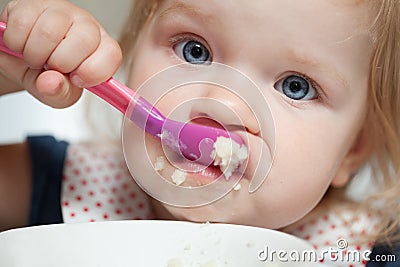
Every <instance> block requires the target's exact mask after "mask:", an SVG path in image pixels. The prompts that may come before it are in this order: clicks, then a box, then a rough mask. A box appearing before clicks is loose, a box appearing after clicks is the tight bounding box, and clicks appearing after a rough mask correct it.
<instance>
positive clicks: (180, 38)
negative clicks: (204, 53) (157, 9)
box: [168, 33, 213, 59]
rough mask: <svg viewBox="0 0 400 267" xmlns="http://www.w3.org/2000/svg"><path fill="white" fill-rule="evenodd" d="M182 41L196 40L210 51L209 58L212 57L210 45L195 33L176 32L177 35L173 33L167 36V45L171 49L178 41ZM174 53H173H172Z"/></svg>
mask: <svg viewBox="0 0 400 267" xmlns="http://www.w3.org/2000/svg"><path fill="white" fill-rule="evenodd" d="M183 41H196V42H199V43H201V44H203V45H204V46H205V47H206V48H207V49H208V51H209V52H210V57H211V59H212V58H213V52H212V50H211V48H210V46H209V45H208V43H207V42H206V41H205V40H204V39H203V38H201V37H199V36H197V35H194V34H191V33H183V34H178V35H175V36H173V37H171V38H169V39H168V45H169V46H170V47H171V48H172V49H173V48H174V47H175V46H176V45H177V44H178V43H180V42H183ZM174 55H175V53H174Z"/></svg>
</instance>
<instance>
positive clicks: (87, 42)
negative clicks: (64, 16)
mask: <svg viewBox="0 0 400 267" xmlns="http://www.w3.org/2000/svg"><path fill="white" fill-rule="evenodd" d="M99 44H100V30H99V25H98V24H96V23H95V22H94V21H93V19H91V18H89V17H82V18H81V19H80V20H77V21H74V23H73V24H72V26H71V28H70V29H69V31H68V33H67V34H66V36H65V39H64V40H62V42H61V43H60V44H59V45H58V46H57V48H56V49H55V50H54V52H53V53H52V55H51V56H50V58H49V60H48V61H47V64H48V66H49V67H50V68H51V69H53V70H57V71H59V72H62V73H69V72H71V71H73V70H75V69H76V68H77V67H78V66H79V65H80V64H81V63H82V62H83V61H84V60H85V59H86V58H88V57H89V56H90V55H91V54H92V53H93V52H94V51H95V50H96V49H97V48H98V46H99Z"/></svg>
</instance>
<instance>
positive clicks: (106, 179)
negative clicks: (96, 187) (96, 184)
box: [103, 175, 110, 183]
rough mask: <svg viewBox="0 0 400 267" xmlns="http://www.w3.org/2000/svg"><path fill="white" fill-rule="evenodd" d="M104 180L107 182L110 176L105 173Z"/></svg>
mask: <svg viewBox="0 0 400 267" xmlns="http://www.w3.org/2000/svg"><path fill="white" fill-rule="evenodd" d="M103 179H104V182H106V183H108V182H109V181H110V176H108V175H106V176H104V178H103Z"/></svg>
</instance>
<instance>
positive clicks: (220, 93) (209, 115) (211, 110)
mask: <svg viewBox="0 0 400 267" xmlns="http://www.w3.org/2000/svg"><path fill="white" fill-rule="evenodd" d="M201 91H202V98H201V99H198V101H196V102H195V103H194V105H193V106H192V108H191V111H190V119H192V121H194V122H197V123H201V124H207V125H209V126H214V127H218V126H219V125H222V126H223V127H224V128H226V129H227V130H235V129H243V128H245V130H246V131H247V132H249V133H252V134H254V135H257V134H258V133H259V132H260V128H259V124H258V123H257V119H256V117H255V115H254V113H253V111H252V110H251V108H250V107H249V105H248V104H247V103H246V101H245V100H244V99H242V98H241V97H240V96H239V95H237V94H236V93H234V92H232V91H230V90H228V89H225V88H221V87H219V86H216V85H203V88H202V90H201ZM218 124H219V125H218Z"/></svg>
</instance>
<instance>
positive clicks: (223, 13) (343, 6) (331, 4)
mask: <svg viewBox="0 0 400 267" xmlns="http://www.w3.org/2000/svg"><path fill="white" fill-rule="evenodd" d="M369 2H370V1H368V0H300V1H293V0H266V1H246V2H244V1H242V0H230V1H218V0H203V1H197V0H185V1H183V0H165V1H161V7H160V9H159V10H160V13H161V16H165V15H171V14H173V15H188V16H193V17H194V16H196V17H200V18H202V19H203V21H204V22H221V21H222V22H223V21H225V22H226V21H229V22H230V23H231V24H232V25H234V24H235V23H237V22H239V23H240V24H250V23H253V25H251V26H253V27H254V26H256V25H254V23H256V24H257V25H258V26H263V25H264V26H265V25H267V24H266V23H268V22H271V20H273V19H275V21H276V22H279V23H280V25H284V24H290V26H294V24H293V23H295V25H297V26H314V27H312V28H313V29H315V30H317V29H318V28H319V29H322V28H323V27H325V26H327V25H329V26H330V28H329V29H326V30H330V29H331V28H333V27H332V26H333V25H336V26H337V27H336V28H340V30H341V31H342V33H343V34H346V33H350V32H352V33H354V32H355V31H365V30H368V29H369V26H370V22H371V17H372V16H371V10H370V8H369V5H367V3H369ZM246 22H249V23H246ZM316 22H318V25H320V27H316V26H318V25H315V23H316ZM249 26H250V25H249ZM291 30H292V29H291ZM323 31H325V29H323Z"/></svg>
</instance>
